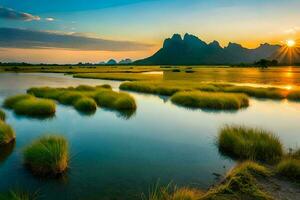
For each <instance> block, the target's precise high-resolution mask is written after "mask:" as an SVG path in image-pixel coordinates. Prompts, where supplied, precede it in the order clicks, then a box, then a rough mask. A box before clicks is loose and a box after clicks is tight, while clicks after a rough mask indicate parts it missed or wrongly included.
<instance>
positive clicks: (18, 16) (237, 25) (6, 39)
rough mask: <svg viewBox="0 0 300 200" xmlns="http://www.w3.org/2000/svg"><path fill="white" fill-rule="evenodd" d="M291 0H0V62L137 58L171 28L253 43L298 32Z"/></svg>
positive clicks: (294, 35) (252, 45) (152, 49)
mask: <svg viewBox="0 0 300 200" xmlns="http://www.w3.org/2000/svg"><path fill="white" fill-rule="evenodd" d="M299 8H300V1H299V0H289V1H283V0H264V1H262V0H251V1H250V0H249V1H243V0H210V1H207V0H2V1H1V2H0V61H1V62H11V61H15V62H22V61H24V62H33V63H40V62H43V63H77V62H93V63H97V62H100V61H107V60H108V59H110V58H115V59H117V60H120V59H123V58H131V59H139V58H143V57H147V56H150V55H151V54H153V53H154V52H155V51H157V50H158V49H159V48H160V47H161V45H162V42H163V40H164V39H165V38H167V37H171V36H172V35H173V34H174V33H180V34H184V33H186V32H187V33H190V34H194V35H196V36H198V37H199V38H200V39H202V40H204V41H205V42H211V41H213V40H217V41H219V42H220V43H221V45H222V46H226V45H227V44H228V42H236V43H240V44H242V45H243V46H245V47H248V48H255V47H257V46H259V44H261V43H265V42H268V43H272V44H281V43H282V42H283V41H285V40H287V39H293V40H296V39H297V38H300V20H299V19H300V12H299Z"/></svg>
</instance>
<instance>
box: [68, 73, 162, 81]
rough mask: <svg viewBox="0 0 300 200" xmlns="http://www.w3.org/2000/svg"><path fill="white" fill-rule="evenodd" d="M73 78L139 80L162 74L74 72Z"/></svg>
mask: <svg viewBox="0 0 300 200" xmlns="http://www.w3.org/2000/svg"><path fill="white" fill-rule="evenodd" d="M73 77H74V78H92V79H103V80H116V81H141V80H156V79H162V74H142V73H81V74H74V75H73Z"/></svg>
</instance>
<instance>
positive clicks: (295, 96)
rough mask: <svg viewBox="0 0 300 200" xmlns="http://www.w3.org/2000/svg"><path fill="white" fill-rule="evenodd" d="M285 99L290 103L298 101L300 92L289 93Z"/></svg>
mask: <svg viewBox="0 0 300 200" xmlns="http://www.w3.org/2000/svg"><path fill="white" fill-rule="evenodd" d="M287 98H288V99H289V100H291V101H300V90H294V91H291V92H290V93H289V94H288V95H287Z"/></svg>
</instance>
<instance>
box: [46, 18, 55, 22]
mask: <svg viewBox="0 0 300 200" xmlns="http://www.w3.org/2000/svg"><path fill="white" fill-rule="evenodd" d="M45 20H46V21H49V22H52V21H54V20H55V19H54V18H52V17H47V18H45Z"/></svg>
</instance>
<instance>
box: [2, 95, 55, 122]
mask: <svg viewBox="0 0 300 200" xmlns="http://www.w3.org/2000/svg"><path fill="white" fill-rule="evenodd" d="M4 106H5V107H7V108H9V109H13V110H14V112H15V113H16V114H19V115H26V116H31V117H51V116H54V114H55V111H56V105H55V102H53V101H51V100H48V99H39V98H35V97H34V96H31V95H27V94H24V95H23V94H22V95H16V96H12V97H8V98H6V99H5V101H4Z"/></svg>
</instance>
